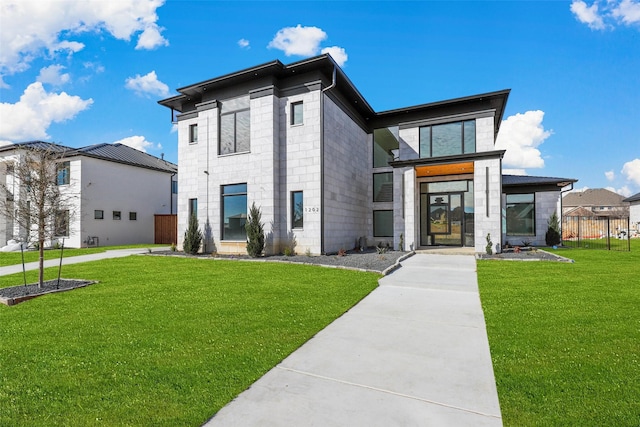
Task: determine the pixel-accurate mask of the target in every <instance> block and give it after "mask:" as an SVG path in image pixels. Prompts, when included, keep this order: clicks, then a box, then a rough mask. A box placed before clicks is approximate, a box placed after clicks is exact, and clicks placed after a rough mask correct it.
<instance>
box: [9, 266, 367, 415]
mask: <svg viewBox="0 0 640 427" xmlns="http://www.w3.org/2000/svg"><path fill="white" fill-rule="evenodd" d="M55 273H56V271H55V269H49V270H47V278H51V277H53V276H55ZM28 274H29V276H30V278H29V279H30V280H32V279H35V277H36V275H37V272H28ZM63 277H74V278H86V279H93V280H99V281H100V283H99V284H95V285H91V286H89V287H87V288H84V289H77V290H74V291H71V292H64V293H59V294H54V295H47V296H42V297H39V298H36V299H34V300H31V301H28V302H25V303H22V304H19V305H16V306H13V307H6V306H3V305H0V325H1V327H0V372H1V375H0V408H2V409H1V410H0V425H11V426H23V425H24V426H27V425H28V426H56V425H65V426H73V425H77V426H94V425H104V426H112V425H128V426H137V425H140V426H150V425H153V426H163V425H166V426H176V425H180V426H188V425H192V426H198V425H201V424H202V423H204V422H205V421H206V420H207V419H208V418H209V417H211V416H212V415H213V414H214V413H215V412H216V411H218V410H219V409H220V408H221V407H223V406H224V405H225V404H226V403H228V402H229V401H230V400H231V399H233V398H234V397H235V396H237V395H238V394H239V393H240V392H242V391H243V390H244V389H246V388H247V387H248V386H250V385H251V384H252V383H253V382H254V381H255V380H256V379H258V378H259V377H260V376H262V375H263V374H264V373H265V372H267V371H268V370H269V369H270V368H272V367H273V366H275V365H276V364H277V363H278V362H280V361H281V360H282V359H283V358H285V357H286V356H287V355H288V354H290V353H291V352H292V351H294V350H295V349H296V348H298V347H299V346H300V345H302V344H303V343H304V342H305V341H307V340H308V339H309V338H310V337H312V336H313V335H314V334H315V333H317V332H318V331H319V330H321V329H322V328H323V327H325V326H326V325H327V324H329V323H330V322H331V321H332V320H334V319H335V318H337V317H338V316H340V315H341V314H342V313H344V312H345V311H346V310H348V309H349V308H350V307H352V306H353V305H354V304H355V303H357V302H358V301H359V300H360V299H362V298H363V297H364V296H365V295H366V294H368V293H369V292H370V291H371V290H372V289H374V288H375V287H376V286H377V280H378V278H379V276H378V275H376V274H372V273H363V272H355V271H349V270H341V269H328V268H322V267H315V266H300V265H290V264H278V263H253V262H234V261H212V260H199V259H186V258H169V257H127V258H120V259H112V260H104V261H98V262H92V263H86V264H76V265H72V266H67V267H64V269H63ZM16 282H17V283H20V276H19V275H18V276H15V275H14V276H13V277H0V287H3V286H9V285H14V284H16Z"/></svg>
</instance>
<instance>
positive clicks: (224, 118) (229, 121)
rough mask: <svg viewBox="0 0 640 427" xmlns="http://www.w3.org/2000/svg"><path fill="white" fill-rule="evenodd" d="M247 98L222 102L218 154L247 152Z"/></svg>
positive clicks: (248, 128) (248, 130)
mask: <svg viewBox="0 0 640 427" xmlns="http://www.w3.org/2000/svg"><path fill="white" fill-rule="evenodd" d="M250 119H251V117H250V115H249V97H248V96H244V97H241V98H235V99H230V100H227V101H224V102H222V106H221V108H220V147H219V150H220V154H231V153H241V152H244V151H249V140H250V123H251V120H250Z"/></svg>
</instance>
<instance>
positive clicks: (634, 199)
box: [623, 193, 640, 233]
mask: <svg viewBox="0 0 640 427" xmlns="http://www.w3.org/2000/svg"><path fill="white" fill-rule="evenodd" d="M623 202H627V203H629V222H630V224H631V225H630V226H631V229H632V230H635V231H636V232H637V233H640V193H638V194H634V195H633V196H631V197H627V198H626V199H624V200H623Z"/></svg>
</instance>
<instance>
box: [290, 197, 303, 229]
mask: <svg viewBox="0 0 640 427" xmlns="http://www.w3.org/2000/svg"><path fill="white" fill-rule="evenodd" d="M303 225H304V201H303V198H302V191H293V192H291V228H302V226H303Z"/></svg>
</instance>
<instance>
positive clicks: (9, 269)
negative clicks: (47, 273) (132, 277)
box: [0, 246, 169, 276]
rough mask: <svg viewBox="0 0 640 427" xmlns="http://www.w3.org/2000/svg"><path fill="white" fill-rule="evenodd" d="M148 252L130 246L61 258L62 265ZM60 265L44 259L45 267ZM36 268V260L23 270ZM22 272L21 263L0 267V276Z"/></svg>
mask: <svg viewBox="0 0 640 427" xmlns="http://www.w3.org/2000/svg"><path fill="white" fill-rule="evenodd" d="M150 249H151V251H166V250H168V249H169V247H159V246H158V247H153V248H150ZM147 252H149V249H148V248H131V249H114V250H110V251H105V252H99V253H95V254H89V255H79V256H72V257H66V258H62V265H63V266H65V265H70V264H78V263H80V262H89V261H98V260H101V259H109V258H122V257H126V256H129V255H137V254H145V253H147ZM59 265H60V259H59V258H58V259H49V260H45V261H44V266H45V268H47V267H57V266H59ZM37 269H38V261H36V262H28V263H26V264H25V270H26V271H30V270H37ZM15 273H22V264H17V265H8V266H6V267H0V276H8V275H9V274H15Z"/></svg>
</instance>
